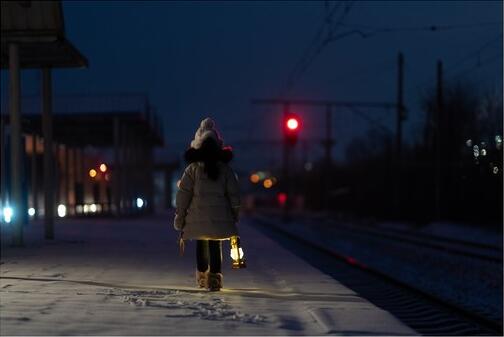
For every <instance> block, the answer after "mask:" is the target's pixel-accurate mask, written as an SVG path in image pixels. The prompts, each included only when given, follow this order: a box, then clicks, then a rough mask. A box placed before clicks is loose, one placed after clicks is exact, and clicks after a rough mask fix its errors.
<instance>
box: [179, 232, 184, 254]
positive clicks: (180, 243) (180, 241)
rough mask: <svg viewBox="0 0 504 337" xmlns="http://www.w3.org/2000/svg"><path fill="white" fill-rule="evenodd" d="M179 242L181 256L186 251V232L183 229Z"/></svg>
mask: <svg viewBox="0 0 504 337" xmlns="http://www.w3.org/2000/svg"><path fill="white" fill-rule="evenodd" d="M178 244H179V254H180V256H184V251H185V242H184V232H183V231H181V232H180V235H179V238H178Z"/></svg>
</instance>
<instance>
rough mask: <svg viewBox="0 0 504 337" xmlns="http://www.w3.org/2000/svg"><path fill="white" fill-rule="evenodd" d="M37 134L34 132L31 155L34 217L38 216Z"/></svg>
mask: <svg viewBox="0 0 504 337" xmlns="http://www.w3.org/2000/svg"><path fill="white" fill-rule="evenodd" d="M37 172H38V170H37V135H36V134H35V133H33V134H32V157H31V193H32V207H33V208H34V209H35V214H34V216H33V218H34V219H37V218H38V213H39V209H38V186H37V184H38V182H37Z"/></svg>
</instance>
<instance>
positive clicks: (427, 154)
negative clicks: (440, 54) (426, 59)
mask: <svg viewBox="0 0 504 337" xmlns="http://www.w3.org/2000/svg"><path fill="white" fill-rule="evenodd" d="M421 103H422V108H423V111H424V112H425V114H426V123H425V125H424V126H423V130H422V131H423V132H422V136H421V139H419V140H418V141H417V142H416V143H415V144H414V145H410V146H403V149H402V160H401V161H400V162H399V161H398V160H397V155H396V149H395V138H394V135H391V134H386V133H383V132H382V131H381V130H379V129H372V130H370V131H369V132H368V134H367V136H366V137H364V138H360V139H356V140H354V141H353V142H352V143H350V144H349V145H348V147H347V149H346V153H347V163H346V164H344V165H333V166H332V167H331V168H330V174H329V175H330V179H327V178H326V176H327V175H326V174H325V173H326V171H325V166H324V163H323V162H322V161H321V162H318V163H316V165H315V166H314V169H313V170H312V171H311V172H305V173H303V174H302V176H303V177H302V179H303V180H304V184H303V189H304V194H305V196H306V203H307V206H308V207H309V208H311V209H322V208H324V205H327V207H328V208H329V209H330V210H332V211H336V212H341V213H347V214H355V215H357V216H369V217H375V218H380V219H395V220H406V221H411V222H418V223H425V222H429V221H434V220H448V221H450V220H451V221H458V222H466V223H477V224H486V225H497V226H498V227H499V228H500V227H501V225H502V216H503V214H502V213H503V196H502V186H503V180H502V177H503V174H502V169H503V167H502V153H503V150H502V123H503V120H502V96H500V95H489V94H479V93H478V91H477V90H474V89H473V88H472V87H470V86H468V85H461V84H455V85H450V86H448V87H446V88H445V91H444V93H443V100H442V105H441V109H439V100H438V97H437V96H436V93H435V92H427V93H426V94H425V95H424V97H422V99H421ZM439 112H440V113H439ZM299 178H301V177H299Z"/></svg>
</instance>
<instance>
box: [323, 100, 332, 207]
mask: <svg viewBox="0 0 504 337" xmlns="http://www.w3.org/2000/svg"><path fill="white" fill-rule="evenodd" d="M333 144H334V141H333V138H332V106H331V104H327V105H326V139H325V141H324V146H325V168H324V186H325V189H324V208H325V209H326V210H328V209H329V194H330V188H331V166H332V146H333Z"/></svg>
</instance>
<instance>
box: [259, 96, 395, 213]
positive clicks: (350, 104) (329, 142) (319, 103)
mask: <svg viewBox="0 0 504 337" xmlns="http://www.w3.org/2000/svg"><path fill="white" fill-rule="evenodd" d="M401 95H402V94H401ZM401 102H402V98H401ZM252 104H268V105H271V104H273V105H282V106H283V114H284V117H285V116H287V115H288V114H290V111H289V107H290V106H291V105H293V104H294V105H306V106H315V107H326V124H327V125H326V138H325V140H324V141H323V145H324V147H325V166H326V167H325V169H324V171H325V172H326V173H325V174H324V179H325V181H324V185H325V186H326V187H328V186H329V179H330V177H329V169H328V168H329V167H330V165H331V162H332V151H331V150H332V146H333V145H334V141H333V139H332V112H333V110H332V109H333V108H335V107H345V108H350V109H353V108H356V107H363V108H379V109H393V108H395V109H398V110H400V111H403V110H404V107H403V109H402V110H401V109H399V108H397V103H390V102H359V101H331V100H307V99H305V100H302V99H282V98H266V99H253V100H252ZM399 139H400V138H399ZM284 143H287V142H284ZM284 146H286V147H285V148H284V163H283V165H284V167H283V175H284V177H286V176H287V175H288V153H289V151H290V149H287V146H288V145H284ZM284 179H285V178H284ZM287 188H288V187H287ZM325 193H326V195H325V196H324V199H325V200H324V201H322V202H323V203H324V206H325V208H326V209H329V204H328V202H327V200H328V192H327V189H326V192H325ZM289 199H290V198H289V197H288V198H287V202H286V205H285V208H286V210H287V209H288V207H289ZM286 214H287V215H288V213H286ZM286 217H287V216H286Z"/></svg>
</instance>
